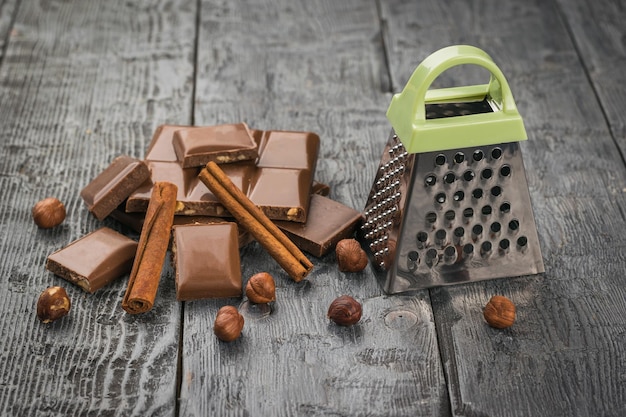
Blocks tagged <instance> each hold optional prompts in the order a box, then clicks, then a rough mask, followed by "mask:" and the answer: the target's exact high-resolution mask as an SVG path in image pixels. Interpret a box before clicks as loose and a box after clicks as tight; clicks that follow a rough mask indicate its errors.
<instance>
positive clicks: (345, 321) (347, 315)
mask: <svg viewBox="0 0 626 417" xmlns="http://www.w3.org/2000/svg"><path fill="white" fill-rule="evenodd" d="M362 312H363V310H362V308H361V304H360V303H359V302H358V301H357V300H355V299H354V298H352V297H350V296H349V295H342V296H341V297H339V298H336V299H335V300H334V301H333V302H332V303H330V307H328V318H329V319H331V320H332V321H334V322H335V323H337V324H338V325H340V326H351V325H353V324H356V323H358V321H359V320H361V314H362Z"/></svg>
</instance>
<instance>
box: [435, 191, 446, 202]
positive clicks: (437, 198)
mask: <svg viewBox="0 0 626 417" xmlns="http://www.w3.org/2000/svg"><path fill="white" fill-rule="evenodd" d="M435 201H436V202H437V203H439V204H443V203H445V202H446V195H445V194H444V193H439V194H437V195H436V196H435Z"/></svg>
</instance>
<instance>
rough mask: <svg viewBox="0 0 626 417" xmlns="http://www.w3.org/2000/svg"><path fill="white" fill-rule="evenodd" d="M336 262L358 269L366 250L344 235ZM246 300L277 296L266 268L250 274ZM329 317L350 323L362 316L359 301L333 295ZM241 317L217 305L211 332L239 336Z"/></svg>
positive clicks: (258, 301) (342, 323)
mask: <svg viewBox="0 0 626 417" xmlns="http://www.w3.org/2000/svg"><path fill="white" fill-rule="evenodd" d="M335 250H336V254H337V263H338V265H339V270H340V271H342V272H359V271H362V270H363V269H365V267H366V266H367V262H368V261H367V254H366V253H365V251H363V249H361V246H360V244H359V243H358V242H357V241H356V240H354V239H344V240H341V241H339V242H338V243H337V246H336V249H335ZM245 293H246V297H247V298H248V301H250V302H251V303H254V304H267V303H271V302H273V301H275V300H276V283H275V282H274V278H273V277H272V276H271V275H270V274H268V273H267V272H259V273H258V274H255V275H253V276H251V277H250V279H249V280H248V282H247V283H246V288H245ZM327 315H328V318H329V319H330V320H332V321H333V322H335V323H336V324H338V325H340V326H351V325H353V324H356V323H358V322H359V320H361V315H362V308H361V304H360V303H359V302H358V301H356V300H355V299H354V298H352V297H350V296H349V295H342V296H341V297H338V298H336V299H335V300H334V301H333V302H332V303H331V304H330V306H329V307H328V313H327ZM244 322H245V320H244V317H243V315H241V313H240V312H239V310H238V309H237V307H234V306H231V305H227V306H224V307H222V308H220V309H219V310H218V312H217V316H216V317H215V322H214V324H213V332H214V333H215V335H216V336H217V338H218V339H220V340H222V341H224V342H232V341H234V340H236V339H238V338H239V336H241V332H242V330H243V326H244Z"/></svg>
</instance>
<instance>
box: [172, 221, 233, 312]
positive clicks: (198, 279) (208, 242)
mask: <svg viewBox="0 0 626 417" xmlns="http://www.w3.org/2000/svg"><path fill="white" fill-rule="evenodd" d="M237 233H238V232H237V225H236V224H235V223H231V222H227V223H216V224H206V225H185V226H176V227H175V228H174V239H173V243H172V253H173V254H174V267H175V269H176V299H177V300H179V301H183V300H198V299H203V298H221V297H241V295H242V287H243V283H242V279H241V264H240V260H239V244H238V243H237Z"/></svg>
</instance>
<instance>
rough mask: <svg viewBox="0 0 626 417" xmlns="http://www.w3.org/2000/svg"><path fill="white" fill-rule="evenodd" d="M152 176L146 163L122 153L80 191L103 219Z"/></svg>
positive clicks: (97, 216)
mask: <svg viewBox="0 0 626 417" xmlns="http://www.w3.org/2000/svg"><path fill="white" fill-rule="evenodd" d="M149 178H150V171H149V170H148V167H147V166H146V164H145V163H144V162H142V161H140V160H138V159H135V158H131V157H130V156H126V155H121V156H118V157H117V158H115V159H114V160H113V162H111V164H110V165H109V166H108V167H107V168H106V169H105V170H104V171H102V173H100V174H99V175H98V176H97V177H96V178H94V179H93V180H92V181H91V182H90V183H89V184H87V186H86V187H85V188H83V189H82V191H81V192H80V196H81V197H82V198H83V200H84V201H85V203H86V204H87V208H88V209H89V211H90V212H91V213H93V215H94V216H96V218H97V219H98V220H103V219H104V218H105V217H107V216H108V215H109V214H110V213H111V212H112V211H113V210H115V208H116V207H117V206H118V205H119V204H120V203H121V202H122V201H124V200H125V199H126V198H127V197H128V196H129V195H130V194H131V193H132V192H133V191H135V190H136V189H137V187H139V186H140V185H141V184H142V183H144V182H145V181H146V180H147V179H149Z"/></svg>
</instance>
